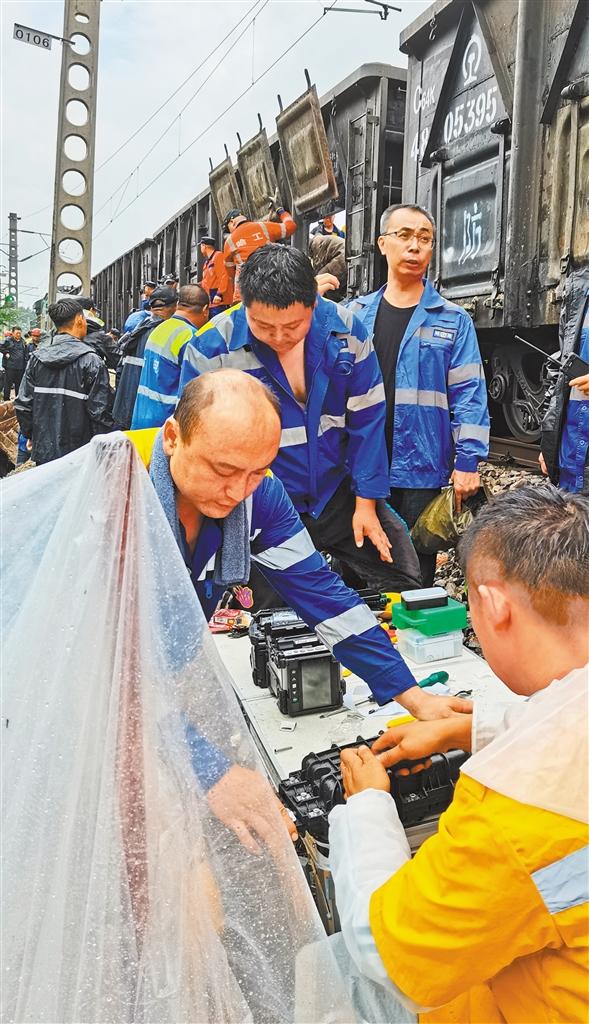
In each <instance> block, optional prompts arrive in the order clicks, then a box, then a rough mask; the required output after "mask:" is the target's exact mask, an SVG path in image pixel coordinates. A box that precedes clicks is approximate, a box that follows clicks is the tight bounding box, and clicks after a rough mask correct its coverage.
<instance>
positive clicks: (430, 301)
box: [349, 204, 489, 587]
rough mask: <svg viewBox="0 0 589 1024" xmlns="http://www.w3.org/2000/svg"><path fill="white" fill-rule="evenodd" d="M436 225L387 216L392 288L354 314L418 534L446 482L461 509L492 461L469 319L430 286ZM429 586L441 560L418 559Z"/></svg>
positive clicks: (399, 492)
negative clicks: (381, 392) (378, 373)
mask: <svg viewBox="0 0 589 1024" xmlns="http://www.w3.org/2000/svg"><path fill="white" fill-rule="evenodd" d="M434 233H435V224H434V220H433V218H432V216H431V214H429V213H428V212H427V210H424V209H423V208H422V207H420V206H411V205H405V204H398V205H395V206H389V208H388V209H387V210H385V212H384V213H383V215H382V217H381V222H380V235H379V238H378V247H379V249H380V251H381V253H382V254H383V255H384V256H385V257H386V261H387V266H388V278H387V283H386V285H384V286H383V287H382V288H380V289H379V290H378V291H377V292H372V293H371V294H370V295H365V296H363V297H361V298H358V299H355V300H354V301H353V302H351V303H350V306H349V308H350V309H351V310H352V312H353V313H354V314H355V316H356V317H357V318H358V319H359V320H360V321H361V322H362V323H363V325H364V327H365V328H366V330H368V331H369V332H370V333H372V334H373V340H374V348H375V351H376V354H377V356H378V361H379V363H380V367H381V370H382V376H383V380H384V387H385V397H386V428H385V433H386V443H387V449H388V457H389V461H390V487H391V495H390V502H391V504H392V506H393V508H395V509H396V510H397V512H399V514H400V515H401V516H402V517H403V519H404V520H405V521H406V522H407V524H408V526H409V527H412V526H413V524H414V523H415V521H416V519H417V518H418V517H419V515H420V514H421V512H422V511H423V509H424V508H425V507H426V506H427V505H429V503H430V501H431V500H432V499H433V498H434V497H435V496H436V495H437V494H439V493H440V489H441V488H442V487H444V486H445V485H446V484H447V483H448V480H449V479H450V480H451V482H452V484H453V486H454V493H455V495H456V505H457V508H458V509H460V507H461V502H462V499H463V498H466V497H469V496H470V495H472V494H474V493H475V492H476V491H477V490H478V489H479V487H480V477H479V473H478V464H479V462H480V461H481V460H482V459H486V457H487V455H488V452H489V413H488V410H487V387H486V382H485V374H484V370H483V365H482V361H481V355H480V352H479V346H478V342H477V336H476V333H475V329H474V326H473V323H472V320H471V319H470V317H469V315H468V313H466V312H465V311H464V309H462V307H461V306H456V305H455V304H454V303H453V302H448V300H447V299H444V298H443V297H442V296H441V295H440V294H439V293H438V292H437V291H436V290H435V288H434V287H433V285H432V284H430V282H429V281H427V280H426V277H425V275H426V273H427V269H428V267H429V264H430V260H431V257H432V250H433V244H434ZM419 561H420V563H421V572H422V578H423V585H424V586H426V587H427V586H431V584H432V583H433V579H434V573H435V565H436V559H435V555H423V554H420V555H419Z"/></svg>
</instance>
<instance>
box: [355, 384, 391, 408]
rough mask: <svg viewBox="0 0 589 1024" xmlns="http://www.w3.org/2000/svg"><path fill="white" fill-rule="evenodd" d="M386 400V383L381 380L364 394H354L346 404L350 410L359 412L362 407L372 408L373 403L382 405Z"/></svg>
mask: <svg viewBox="0 0 589 1024" xmlns="http://www.w3.org/2000/svg"><path fill="white" fill-rule="evenodd" d="M384 400H385V394H384V384H383V383H382V381H381V383H380V384H375V385H374V387H373V388H370V390H369V391H367V392H366V394H364V395H352V396H351V397H350V398H348V401H347V403H346V405H347V408H348V409H349V411H350V412H359V411H360V409H370V408H371V407H372V406H373V405H380V403H381V402H384Z"/></svg>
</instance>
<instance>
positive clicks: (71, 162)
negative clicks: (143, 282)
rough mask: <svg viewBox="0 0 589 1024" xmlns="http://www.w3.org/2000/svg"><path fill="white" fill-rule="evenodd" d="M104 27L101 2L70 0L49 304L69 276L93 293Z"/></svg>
mask: <svg viewBox="0 0 589 1024" xmlns="http://www.w3.org/2000/svg"><path fill="white" fill-rule="evenodd" d="M99 25H100V3H99V2H97V0H65V9H64V21H63V35H64V38H65V39H66V40H72V42H73V45H72V43H67V42H65V43H64V44H63V54H62V59H61V81H60V90H59V116H58V125H57V157H56V161H55V189H54V202H53V231H52V237H51V257H50V268H49V292H48V294H49V302H54V301H55V298H56V296H57V293H58V289H59V282H60V278H61V277H62V275H64V274H75V275H76V277H77V278H78V279H79V282H80V287H79V288H78V287H76V291H79V292H85V293H86V294H87V293H88V292H89V291H90V260H91V256H92V203H93V196H94V140H95V132H96V93H97V71H98V35H99ZM72 83H74V84H72ZM80 122H82V123H80ZM68 154H69V155H68ZM72 207H73V208H74V209H72ZM64 222H65V223H64ZM72 224H75V225H76V226H75V227H72V226H71V225H72ZM68 225H70V226H68ZM69 290H70V289H69V288H68V291H69Z"/></svg>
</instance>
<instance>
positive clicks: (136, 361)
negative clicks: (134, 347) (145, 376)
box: [123, 356, 143, 366]
mask: <svg viewBox="0 0 589 1024" xmlns="http://www.w3.org/2000/svg"><path fill="white" fill-rule="evenodd" d="M123 363H126V364H127V365H128V366H143V358H142V356H125V358H124V359H123Z"/></svg>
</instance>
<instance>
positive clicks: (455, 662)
mask: <svg viewBox="0 0 589 1024" xmlns="http://www.w3.org/2000/svg"><path fill="white" fill-rule="evenodd" d="M214 640H215V644H216V647H217V650H218V652H219V654H220V657H221V659H222V661H223V662H224V664H225V667H226V668H227V670H228V672H229V675H230V677H231V680H232V683H233V688H234V690H235V693H236V695H237V697H238V698H239V701H240V703H241V705H242V707H243V710H244V713H245V715H246V717H247V719H248V722H249V725H250V729H251V732H252V736H253V739H254V741H255V743H256V746H257V747H258V749H259V751H260V754H261V755H262V758H263V760H264V763H265V765H266V767H267V769H268V771H269V773H270V776H271V778H272V781H273V783H274V784H275V785H277V784H278V782H279V781H280V780H281V779H285V778H287V777H288V775H289V774H290V773H291V772H294V771H298V769H299V768H300V767H301V762H302V760H303V758H304V757H305V756H306V755H307V754H309V753H311V752H312V751H313V752H315V753H318V752H319V751H321V750H326V749H327V748H328V747H330V746H331V745H332V743H338V744H341V743H351V742H353V741H354V740H355V739H356V738H357V737H358V736H362V737H364V738H366V739H369V738H370V737H371V736H376V735H377V733H379V732H380V731H382V730H383V729H385V728H386V723H387V717H383V716H382V715H374V716H372V715H369V716H368V717H367V718H365V719H360V718H359V717H357V715H356V714H354V713H352V712H348V711H343V712H341V713H338V714H333V713H331V714H330V713H329V712H328V713H327V714H325V713H323V715H322V713H321V712H314V713H312V714H308V715H299V716H298V717H296V718H289V717H288V716H286V715H283V714H281V713H280V711H279V710H278V702H277V700H276V698H275V697H274V696H273V694H272V692H271V691H270V690H264V689H260V687H258V686H255V685H254V683H253V680H252V672H251V667H250V660H249V657H250V641H249V637H247V636H245V637H240V638H239V639H232V638H230V637H228V636H225V635H223V634H217V635H215V636H214ZM405 660H406V662H407V664H408V666H409V667H410V669H411V671H412V672H413V674H414V676H415V678H416V679H417V680H418V681H419V680H421V679H425V678H426V676H429V675H430V674H431V673H432V672H436V671H439V670H444V671H445V672H448V674H449V677H450V678H449V680H448V683H447V686H448V687H449V689H450V690H451V692H452V693H458V692H459V691H461V690H472V695H473V698H474V699H475V700H477V701H481V702H485V703H487V702H490V703H496V702H498V701H509V700H516V699H517V698H516V697H515V696H514V694H513V693H511V691H510V690H508V689H507V687H506V686H505V685H504V684H503V683H502V682H501V681H500V680H499V679H498V678H497V676H495V675H494V674H493V672H492V671H491V669H490V668H489V666H488V665H487V663H486V662H485V661H484V660H483V659H482V658H480V657H478V655H476V654H474V653H473V652H472V651H469V650H468V649H467V648H466V647H464V648H463V652H462V655H461V656H460V657H459V658H450V659H447V660H443V661H436V662H430V663H429V664H427V665H417V664H416V663H415V662H412V661H411V660H410V659H409V658H406V659H405ZM355 682H358V680H357V677H355V676H353V675H351V676H347V677H346V685H347V687H348V688H350V687H353V686H354V683H355ZM295 723H296V724H295ZM293 724H295V728H294V730H291V728H290V727H291V726H292V725H293ZM284 748H286V749H284Z"/></svg>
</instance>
